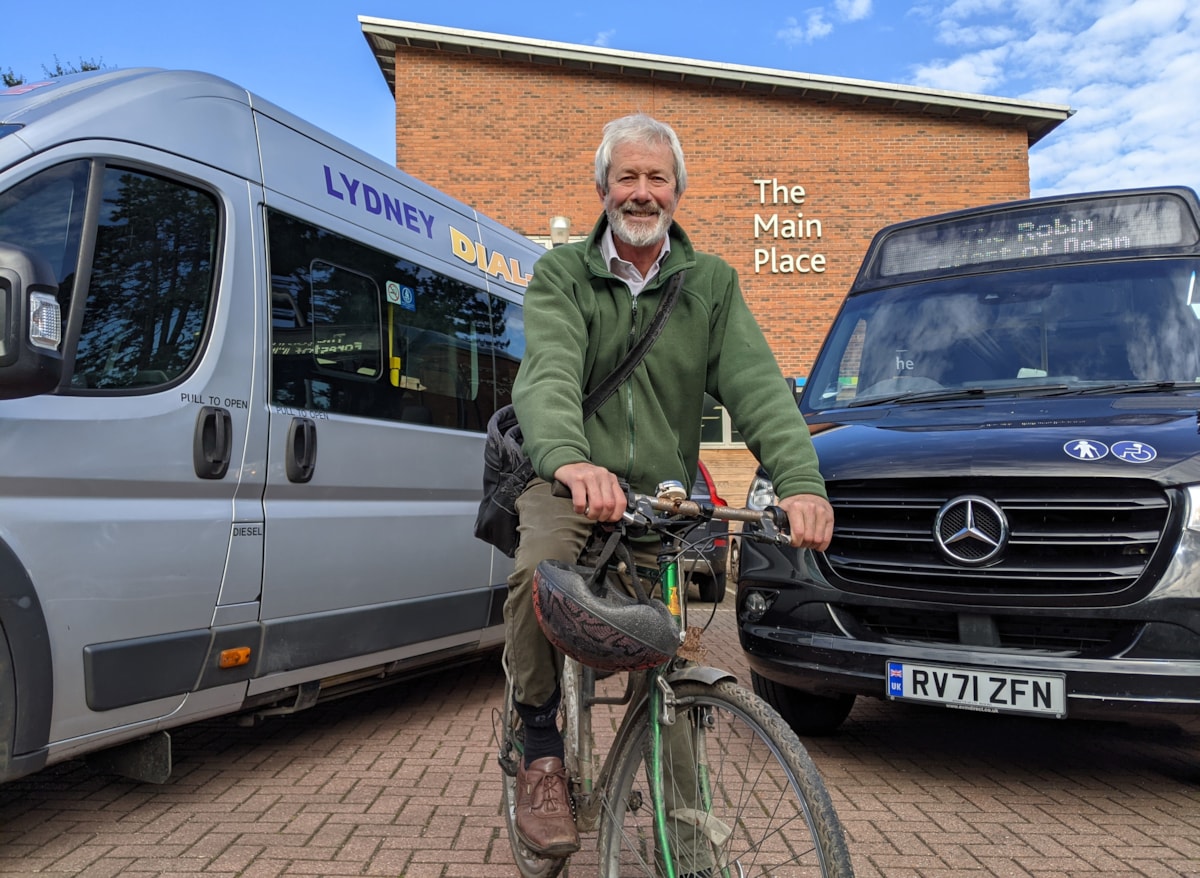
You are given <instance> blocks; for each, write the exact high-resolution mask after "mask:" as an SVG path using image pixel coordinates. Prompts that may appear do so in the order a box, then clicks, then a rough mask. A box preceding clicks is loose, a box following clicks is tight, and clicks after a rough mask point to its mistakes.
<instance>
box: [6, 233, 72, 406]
mask: <svg viewBox="0 0 1200 878" xmlns="http://www.w3.org/2000/svg"><path fill="white" fill-rule="evenodd" d="M61 377H62V309H61V307H60V306H59V303H58V283H57V279H56V277H55V274H54V270H53V269H52V268H51V267H50V264H49V263H48V262H47V261H46V260H45V259H44V258H42V257H41V256H39V255H38V254H36V253H34V252H33V251H32V250H26V249H24V248H22V247H17V246H16V245H14V244H9V243H7V242H4V241H0V399H19V398H21V397H26V396H37V395H38V394H40V393H46V392H48V391H50V390H53V389H54V388H55V387H57V386H58V382H59V380H60V378H61Z"/></svg>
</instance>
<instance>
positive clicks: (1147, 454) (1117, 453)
mask: <svg viewBox="0 0 1200 878" xmlns="http://www.w3.org/2000/svg"><path fill="white" fill-rule="evenodd" d="M1063 451H1065V452H1066V453H1067V455H1068V456H1069V457H1073V458H1075V459H1076V460H1084V461H1092V460H1101V459H1102V458H1105V457H1108V455H1109V454H1112V456H1113V457H1115V458H1116V459H1117V460H1123V461H1125V462H1126V463H1149V462H1150V461H1152V460H1154V459H1155V458H1156V457H1158V452H1157V451H1156V450H1155V449H1154V446H1153V445H1147V444H1146V443H1145V442H1134V441H1131V440H1128V439H1126V440H1122V441H1120V442H1114V443H1113V445H1112V448H1109V446H1107V445H1105V444H1104V443H1103V442H1096V441H1095V440H1094V439H1072V440H1071V441H1070V442H1068V443H1067V444H1066V445H1064V446H1063Z"/></svg>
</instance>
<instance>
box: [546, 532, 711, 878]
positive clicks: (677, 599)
mask: <svg viewBox="0 0 1200 878" xmlns="http://www.w3.org/2000/svg"><path fill="white" fill-rule="evenodd" d="M661 540H662V545H661V548H660V551H659V556H658V565H659V579H658V583H659V587H660V589H661V599H662V601H663V602H664V603H665V604H666V605H667V608H668V610H669V611H670V613H671V615H672V616H673V617H674V618H675V619H676V621H677V622H678V624H679V628H680V634H681V636H682V634H683V633H684V631H685V627H684V626H685V615H684V605H685V603H686V599H685V595H684V588H683V584H682V583H681V582H680V574H679V566H680V565H679V555H680V552H679V547H678V541H679V538H678V537H675V536H672V535H668V534H665V533H664V534H661ZM681 661H682V660H681V659H680V658H678V657H677V658H673V659H671V661H670V662H667V663H666V664H663V665H659V666H657V667H655V668H651V669H650V670H647V671H641V672H637V673H631V674H629V676H628V679H627V680H626V684H625V690H624V692H623V693H622V694H621V695H620V696H619V697H615V698H604V697H598V696H597V695H596V679H597V678H596V672H595V670H594V669H592V668H589V667H587V666H585V665H581V664H579V663H578V662H576V661H574V660H573V659H570V658H566V659H564V668H563V678H564V707H565V712H566V718H565V723H566V726H567V728H568V732H567V737H568V739H571V738H573V739H574V740H575V742H576V747H575V752H574V753H572V752H570V749H568V753H567V754H566V763H567V769H568V773H569V774H570V776H571V779H572V782H573V786H574V787H575V805H576V814H575V822H576V826H577V827H578V828H579V829H580V831H583V832H593V831H595V830H596V829H597V828H598V827H599V823H600V819H601V815H602V812H603V807H604V803H605V796H606V794H607V791H608V787H609V782H610V778H611V775H612V772H613V770H614V769H615V760H614V758H613V756H614V754H618V753H621V752H623V750H624V749H625V747H624V745H625V740H626V738H628V736H629V735H630V733H631V730H632V727H633V725H634V723H635V721H636V719H637V718H638V716H639V714H640V711H639V710H637V709H627V710H626V711H625V712H624V714H623V716H622V718H621V723H620V725H619V726H618V728H617V732H616V737H615V739H614V741H613V744H612V746H611V747H610V748H609V749H608V752H607V753H606V754H605V757H604V760H603V763H602V765H601V766H600V768H599V772H598V773H596V774H594V771H595V739H594V736H593V730H592V707H594V706H595V705H601V704H605V705H615V706H626V707H628V706H629V705H637V704H639V703H640V702H641V701H643V700H645V701H648V706H647V710H648V711H649V718H650V736H651V747H650V753H649V755H648V763H649V767H650V778H651V784H652V790H651V802H652V804H653V808H654V811H653V813H654V833H655V838H656V840H657V843H658V846H659V850H660V851H662V852H663V854H664V861H665V869H666V875H665V878H676V876H675V867H674V858H673V857H672V856H671V842H670V838H669V833H668V832H667V821H668V816H669V815H667V813H666V810H665V805H664V802H665V800H666V793H665V784H666V778H665V772H664V769H663V765H662V761H661V758H660V757H661V754H662V732H663V726H664V725H673V724H674V722H675V699H674V692H673V691H672V689H671V682H672V681H673V680H675V679H698V680H703V681H704V682H709V683H715V682H717V681H718V680H721V679H733V675H732V674H730V673H728V672H727V671H722V670H719V669H717V668H711V667H707V666H694V665H693V666H688V667H683V666H681V664H680V663H681ZM571 675H574V677H573V680H574V681H576V682H577V685H578V692H577V693H569V694H568V693H567V691H566V690H568V689H570V688H571V686H572V685H573V683H568V682H567V678H568V677H570V676H571ZM572 729H573V734H572V731H571V730H572ZM703 740H704V739H703V735H698V736H697V737H696V741H697V742H698V747H697V753H696V758H697V765H698V766H699V782H700V796H701V801H700V803H699V804H700V809H699V811H700V813H699V814H697V815H694V819H695V820H696V821H697V824H698V825H699V826H701V828H702V830H703V831H704V832H705V833H706V834H707V835H709V838H710V839H711V840H712V841H713V845H714V853H715V854H716V855H717V862H718V863H720V862H721V861H722V857H721V851H720V841H721V839H720V838H719V836H720V835H721V827H710V826H709V825H707V823H706V812H707V810H708V809H709V807H710V805H711V798H712V793H711V789H710V787H709V783H708V778H707V772H706V765H707V759H706V754H705V753H704V747H703Z"/></svg>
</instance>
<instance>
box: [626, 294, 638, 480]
mask: <svg viewBox="0 0 1200 878" xmlns="http://www.w3.org/2000/svg"><path fill="white" fill-rule="evenodd" d="M630 298H631V299H632V300H633V305H632V310H631V312H630V313H631V315H632V319H631V320H630V322H629V338H627V339H626V340H625V351H626V353H628V352H629V351H631V350H633V345H634V343H635V342H636V341H637V335H638V332H637V330H638V325H637V321H638V297H637V296H632V295H631V297H630ZM634 371H637V370H636V369H635V370H634ZM632 381H633V376H632V375H630V376H629V380H627V381H626V382H625V383H626V384H627V385H628V392H627V393H626V394H625V417H626V423H627V426H628V427H629V448H628V450H627V451H626V457H625V473H626V475H628V474H629V473H630V472H632V471H633V384H632Z"/></svg>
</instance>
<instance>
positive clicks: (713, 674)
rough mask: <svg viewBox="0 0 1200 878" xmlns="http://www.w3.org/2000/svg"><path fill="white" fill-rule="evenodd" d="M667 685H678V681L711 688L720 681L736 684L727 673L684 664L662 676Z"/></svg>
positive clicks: (731, 675) (735, 678) (703, 666)
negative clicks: (700, 684)
mask: <svg viewBox="0 0 1200 878" xmlns="http://www.w3.org/2000/svg"><path fill="white" fill-rule="evenodd" d="M663 676H664V678H665V679H666V681H667V682H668V683H678V682H680V681H684V682H689V683H704V684H706V685H708V686H712V685H714V684H716V683H720V682H721V681H722V680H732V681H733V682H735V683H736V682H737V677H735V676H734V675H733V674H732V673H730V672H729V671H725V670H722V669H721V668H710V667H708V666H707V665H696V664H690V663H689V664H686V665H683V666H682V667H678V668H674V669H672V670H671V671H670V672H669V673H667V674H664V675H663Z"/></svg>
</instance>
